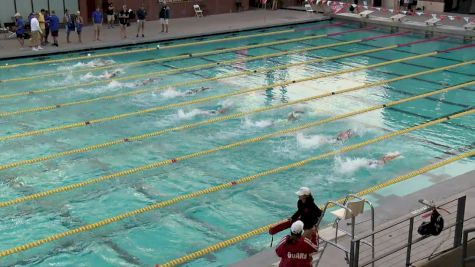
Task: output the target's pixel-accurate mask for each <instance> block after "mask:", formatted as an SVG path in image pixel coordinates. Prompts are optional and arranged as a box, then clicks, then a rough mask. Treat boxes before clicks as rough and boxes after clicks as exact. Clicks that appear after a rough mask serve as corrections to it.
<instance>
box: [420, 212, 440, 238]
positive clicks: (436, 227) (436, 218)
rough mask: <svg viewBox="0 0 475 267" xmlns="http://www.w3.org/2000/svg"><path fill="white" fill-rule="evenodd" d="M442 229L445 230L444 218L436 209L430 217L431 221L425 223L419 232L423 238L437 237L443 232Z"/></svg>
mask: <svg viewBox="0 0 475 267" xmlns="http://www.w3.org/2000/svg"><path fill="white" fill-rule="evenodd" d="M442 229H444V218H442V215H440V213H439V212H438V211H437V210H436V209H434V210H433V211H432V214H431V215H430V221H429V222H423V223H422V224H421V225H420V226H419V228H417V232H418V233H419V234H420V235H422V236H428V235H434V236H437V235H439V234H440V233H441V232H442Z"/></svg>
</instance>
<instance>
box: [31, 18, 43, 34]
mask: <svg viewBox="0 0 475 267" xmlns="http://www.w3.org/2000/svg"><path fill="white" fill-rule="evenodd" d="M30 23H31V24H30V27H31V31H32V32H39V31H41V28H40V22H39V21H38V19H37V18H32V19H31V22H30Z"/></svg>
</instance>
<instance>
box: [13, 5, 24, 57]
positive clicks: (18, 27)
mask: <svg viewBox="0 0 475 267" xmlns="http://www.w3.org/2000/svg"><path fill="white" fill-rule="evenodd" d="M15 33H16V38H17V40H18V42H19V43H20V49H23V48H24V46H25V39H24V37H23V36H24V34H25V22H23V19H22V18H21V15H20V13H16V14H15Z"/></svg>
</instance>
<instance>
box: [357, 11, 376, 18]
mask: <svg viewBox="0 0 475 267" xmlns="http://www.w3.org/2000/svg"><path fill="white" fill-rule="evenodd" d="M371 13H374V11H373V10H365V11H363V12H360V13H359V15H360V16H361V17H363V18H369V15H371Z"/></svg>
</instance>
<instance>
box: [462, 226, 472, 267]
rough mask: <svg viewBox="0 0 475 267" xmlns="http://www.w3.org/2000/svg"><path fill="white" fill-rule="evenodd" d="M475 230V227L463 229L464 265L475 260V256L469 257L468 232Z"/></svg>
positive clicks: (463, 266)
mask: <svg viewBox="0 0 475 267" xmlns="http://www.w3.org/2000/svg"><path fill="white" fill-rule="evenodd" d="M472 232H475V228H470V229H466V230H464V231H463V247H462V267H465V265H466V264H467V263H469V262H475V256H470V257H467V246H468V233H472Z"/></svg>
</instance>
